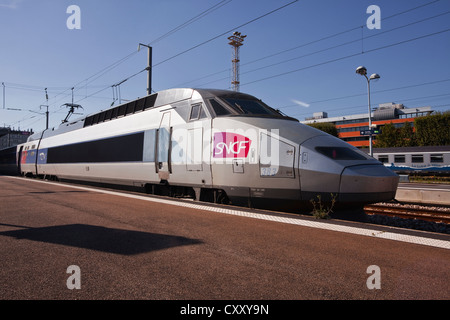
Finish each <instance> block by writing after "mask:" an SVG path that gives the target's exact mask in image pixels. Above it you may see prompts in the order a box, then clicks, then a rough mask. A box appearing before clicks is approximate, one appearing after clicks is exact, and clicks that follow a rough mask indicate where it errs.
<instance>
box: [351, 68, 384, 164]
mask: <svg viewBox="0 0 450 320" xmlns="http://www.w3.org/2000/svg"><path fill="white" fill-rule="evenodd" d="M356 73H358V74H360V75H362V76H364V77H365V78H366V80H367V93H368V94H367V95H368V99H369V130H372V111H371V108H370V81H371V80H377V79H380V75H379V74H377V73H373V74H372V75H371V76H370V77H367V69H366V67H363V66H359V67H358V68H356ZM369 153H370V156H371V157H373V150H372V132H370V135H369Z"/></svg>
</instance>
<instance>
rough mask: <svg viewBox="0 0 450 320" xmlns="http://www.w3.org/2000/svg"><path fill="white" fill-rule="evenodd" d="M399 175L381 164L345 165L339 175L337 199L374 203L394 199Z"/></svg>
mask: <svg viewBox="0 0 450 320" xmlns="http://www.w3.org/2000/svg"><path fill="white" fill-rule="evenodd" d="M398 181H399V176H398V175H397V174H395V173H394V172H392V171H391V170H389V169H387V168H385V167H384V166H383V165H355V166H350V167H346V168H345V169H344V171H343V172H342V175H341V182H340V187H339V198H340V199H339V200H340V201H341V202H345V203H358V202H361V203H370V202H371V203H375V202H382V201H389V200H392V199H394V197H395V193H396V191H397V186H398Z"/></svg>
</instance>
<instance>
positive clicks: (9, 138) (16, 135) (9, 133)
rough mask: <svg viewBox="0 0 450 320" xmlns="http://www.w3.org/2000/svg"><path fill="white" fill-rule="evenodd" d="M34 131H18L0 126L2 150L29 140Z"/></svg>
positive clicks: (0, 148)
mask: <svg viewBox="0 0 450 320" xmlns="http://www.w3.org/2000/svg"><path fill="white" fill-rule="evenodd" d="M31 134H33V132H32V131H16V130H11V128H0V150H2V149H6V148H9V147H14V146H17V145H18V144H21V143H24V142H26V141H27V139H28V137H29V136H30V135H31Z"/></svg>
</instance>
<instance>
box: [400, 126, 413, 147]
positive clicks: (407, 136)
mask: <svg viewBox="0 0 450 320" xmlns="http://www.w3.org/2000/svg"><path fill="white" fill-rule="evenodd" d="M396 145H397V146H398V147H414V146H416V145H417V144H416V135H415V133H414V128H413V126H412V125H411V122H409V121H406V122H405V123H404V124H403V127H401V128H400V129H399V130H398V141H397V143H396Z"/></svg>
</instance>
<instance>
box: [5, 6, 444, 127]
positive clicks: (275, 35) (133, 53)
mask: <svg viewBox="0 0 450 320" xmlns="http://www.w3.org/2000/svg"><path fill="white" fill-rule="evenodd" d="M291 2H292V0H277V1H275V0H215V1H212V0H209V1H207V0H164V1H163V0H157V1H156V0H145V1H144V0H128V1H125V0H70V1H65V0H0V43H1V45H0V84H1V83H4V87H3V85H2V86H0V90H1V91H0V93H1V95H2V98H4V102H5V104H3V99H2V100H0V126H3V125H6V126H10V127H12V128H15V129H18V128H19V127H20V129H21V130H27V129H33V130H34V131H35V132H37V131H41V130H43V129H44V128H45V116H44V115H42V114H41V113H42V112H44V111H45V108H43V107H40V106H41V105H45V104H46V103H47V102H46V99H45V91H44V88H48V89H47V90H48V96H49V100H48V104H49V111H50V126H51V127H53V126H57V125H59V124H60V123H61V120H62V119H64V118H65V116H66V113H67V108H65V107H64V106H63V104H64V103H70V102H71V101H72V96H71V92H72V90H71V88H72V87H74V90H73V92H74V103H77V104H80V105H82V106H83V110H80V112H82V113H83V114H84V115H87V114H91V113H93V112H96V111H99V110H104V109H106V108H108V107H109V106H110V105H111V103H112V102H113V98H114V97H117V94H118V91H117V90H116V91H114V90H113V88H112V87H111V86H112V85H114V84H116V83H119V82H121V81H122V80H125V79H128V80H127V81H125V82H124V83H122V84H121V85H120V97H121V99H122V100H123V101H124V100H132V99H135V98H137V97H142V96H145V95H146V88H147V75H146V72H145V71H144V72H141V73H139V74H138V75H136V76H133V75H135V74H136V73H138V72H140V71H142V70H143V69H144V68H145V67H146V65H147V49H146V48H142V49H141V51H139V52H138V51H137V47H138V44H139V43H145V44H151V45H152V47H153V66H154V67H153V83H152V87H153V90H154V91H159V90H164V89H168V88H174V87H202V88H220V89H229V88H230V87H231V84H230V83H231V76H232V73H231V59H232V58H231V53H232V50H231V47H230V46H229V45H228V40H227V37H228V36H229V35H231V34H232V32H233V31H239V32H241V33H242V34H245V35H247V37H246V38H245V40H244V45H243V46H242V47H241V50H240V59H241V67H240V81H241V88H240V89H241V91H242V92H246V93H250V94H252V95H254V96H256V97H258V98H260V99H262V100H263V101H265V102H266V103H268V104H269V105H271V106H273V107H276V108H279V109H281V110H282V111H283V112H284V113H286V114H287V115H289V116H292V117H295V118H297V119H299V120H304V118H305V117H308V116H311V115H312V114H313V113H314V112H319V111H325V112H328V115H329V116H330V117H332V116H340V115H346V114H355V113H364V112H367V84H366V82H365V79H364V78H362V77H361V76H359V75H357V74H356V73H355V69H356V67H358V66H360V65H364V66H365V67H366V68H367V69H368V73H369V74H371V73H378V74H380V76H381V79H380V80H378V81H377V82H373V83H371V90H372V106H373V107H374V106H377V105H378V104H379V103H384V102H395V103H403V104H404V105H405V106H407V107H411V108H413V107H420V106H428V105H429V106H432V108H433V109H435V110H437V111H445V110H450V90H449V89H450V59H449V57H450V55H449V52H450V1H449V0H440V1H434V0H391V1H388V0H381V1H376V0H370V1H366V0H340V1H336V0H299V1H295V2H293V3H291ZM70 5H77V6H78V7H79V8H80V13H81V14H80V20H79V21H80V26H81V29H68V28H67V24H66V22H67V20H68V18H70V17H71V13H67V12H66V10H67V8H68V7H69V6H70ZM285 5H286V6H285ZM370 5H377V6H378V7H379V8H380V12H381V28H380V29H369V28H368V27H367V24H366V21H367V19H368V18H369V17H370V16H371V13H366V10H367V8H368V7H369V6H370ZM282 6H285V7H284V8H281V9H279V10H277V11H274V10H276V9H278V8H280V7H282ZM272 11H274V12H272ZM270 12H272V13H270ZM193 18H195V19H193ZM257 18H259V19H257ZM191 19H193V20H194V21H191V23H188V24H187V25H185V26H184V27H183V28H180V29H179V30H178V31H176V32H173V33H171V34H167V33H168V32H169V31H172V30H174V29H175V28H177V27H179V26H181V25H183V24H184V23H185V22H188V21H190V20H191ZM253 20H254V21H253ZM221 34H223V35H222V36H219V35H221ZM161 36H163V37H162V38H161ZM155 40H157V41H155ZM208 40H210V41H208ZM194 47H195V48H194ZM191 48H192V49H191ZM188 49H191V50H188ZM118 62H120V63H118ZM3 88H4V91H5V95H4V96H3ZM117 104H118V101H116V102H115V105H117ZM3 107H5V109H3ZM8 108H10V109H21V110H22V111H17V110H7V109H8ZM28 110H31V111H28ZM78 117H80V115H73V116H72V118H71V120H73V119H76V118H78Z"/></svg>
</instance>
